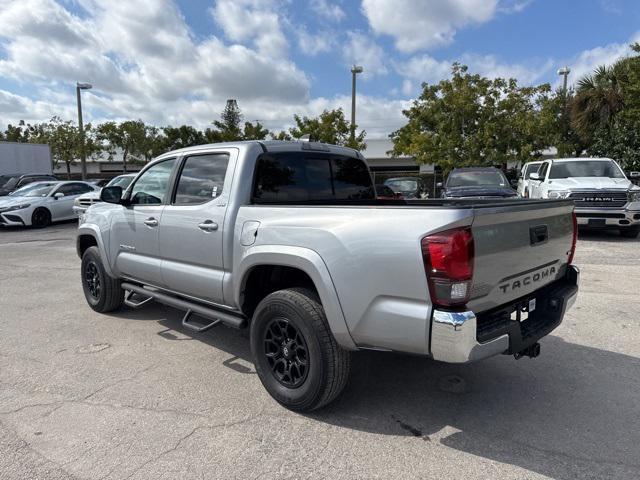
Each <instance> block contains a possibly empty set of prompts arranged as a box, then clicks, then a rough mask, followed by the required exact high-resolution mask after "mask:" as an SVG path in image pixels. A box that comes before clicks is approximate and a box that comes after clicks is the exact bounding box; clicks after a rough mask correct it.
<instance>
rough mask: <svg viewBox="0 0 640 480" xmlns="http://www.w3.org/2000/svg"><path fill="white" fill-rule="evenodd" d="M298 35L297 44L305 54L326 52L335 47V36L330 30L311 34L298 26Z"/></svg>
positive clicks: (311, 54) (313, 54)
mask: <svg viewBox="0 0 640 480" xmlns="http://www.w3.org/2000/svg"><path fill="white" fill-rule="evenodd" d="M296 36H297V37H298V46H299V47H300V50H302V52H303V53H304V54H305V55H309V56H312V57H313V56H315V55H318V54H319V53H326V52H329V51H331V49H332V48H334V47H335V44H336V38H335V34H334V33H332V32H328V31H327V32H320V33H317V34H315V35H314V34H311V33H309V31H308V30H307V29H306V28H305V27H304V26H302V27H298V29H297V31H296Z"/></svg>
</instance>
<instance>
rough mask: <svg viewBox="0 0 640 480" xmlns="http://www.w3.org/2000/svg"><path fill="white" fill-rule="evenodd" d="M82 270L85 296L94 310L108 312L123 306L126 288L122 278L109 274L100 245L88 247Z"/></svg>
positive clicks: (84, 255) (83, 256) (83, 258)
mask: <svg viewBox="0 0 640 480" xmlns="http://www.w3.org/2000/svg"><path fill="white" fill-rule="evenodd" d="M80 270H81V273H82V290H83V291H84V297H85V299H86V300H87V303H88V304H89V306H90V307H91V308H92V309H93V310H95V311H96V312H99V313H107V312H112V311H113V310H117V309H119V308H120V307H121V306H122V303H123V302H124V290H122V288H121V286H120V280H118V279H115V278H112V277H110V276H109V275H108V274H107V272H106V271H105V269H104V266H103V265H102V258H100V251H99V250H98V247H89V248H87V250H86V251H85V252H84V254H83V255H82V265H81V268H80Z"/></svg>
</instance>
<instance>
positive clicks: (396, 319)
mask: <svg viewBox="0 0 640 480" xmlns="http://www.w3.org/2000/svg"><path fill="white" fill-rule="evenodd" d="M471 219H472V213H471V211H470V210H469V209H466V210H465V209H442V208H440V209H438V208H433V209H431V208H424V207H423V208H420V207H415V208H414V207H402V208H396V207H380V206H378V207H344V206H342V207H323V206H321V207H306V206H305V207H303V206H301V207H296V206H266V205H265V206H246V207H241V208H240V210H239V213H238V218H237V222H236V226H235V229H236V233H235V235H234V237H235V238H236V239H240V237H241V231H242V226H243V224H244V222H247V221H258V222H260V227H259V229H258V235H257V237H256V241H255V244H254V245H252V246H246V247H244V246H242V245H240V241H239V240H236V241H235V243H234V253H233V257H234V259H233V265H234V271H235V266H237V265H240V264H241V262H243V261H246V260H245V257H247V256H250V255H253V251H255V250H256V248H255V247H258V246H260V247H261V248H262V249H263V250H264V248H267V247H268V246H269V245H272V246H291V247H304V248H308V249H311V250H313V251H315V252H317V253H318V254H319V256H320V257H321V258H322V260H323V261H324V263H325V264H326V267H327V269H328V271H329V273H330V277H331V280H332V282H333V287H335V290H336V292H337V298H338V299H339V303H340V308H341V309H342V312H343V314H344V318H345V320H346V323H347V326H348V328H349V331H350V333H351V336H352V338H353V340H354V342H355V343H356V344H357V345H358V346H360V347H376V348H381V349H389V350H400V351H405V352H412V353H420V354H427V353H429V352H428V344H429V335H430V331H429V321H428V319H429V318H430V316H431V305H430V302H429V298H428V294H427V282H426V275H425V271H424V264H423V261H422V255H421V250H420V240H421V239H422V237H424V236H425V235H427V234H429V233H430V232H432V231H435V230H443V229H446V228H453V227H455V226H460V225H468V224H469V223H470V222H471ZM235 280H236V281H234V284H235V285H237V286H236V288H241V286H240V285H241V284H240V282H241V280H240V279H235Z"/></svg>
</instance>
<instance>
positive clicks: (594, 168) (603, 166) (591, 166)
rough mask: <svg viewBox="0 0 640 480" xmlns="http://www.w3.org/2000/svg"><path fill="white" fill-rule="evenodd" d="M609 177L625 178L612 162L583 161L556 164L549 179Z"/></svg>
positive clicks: (552, 166) (552, 167)
mask: <svg viewBox="0 0 640 480" xmlns="http://www.w3.org/2000/svg"><path fill="white" fill-rule="evenodd" d="M570 177H607V178H624V174H623V173H622V171H621V170H620V168H619V167H618V165H616V163H615V162H613V161H612V160H582V161H579V162H554V163H553V164H552V165H551V171H550V172H549V178H570Z"/></svg>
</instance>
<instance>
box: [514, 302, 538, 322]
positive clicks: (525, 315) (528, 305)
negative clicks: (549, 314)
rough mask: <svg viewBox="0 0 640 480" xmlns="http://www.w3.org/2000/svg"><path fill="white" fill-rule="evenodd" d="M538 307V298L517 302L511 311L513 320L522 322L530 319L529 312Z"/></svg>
mask: <svg viewBox="0 0 640 480" xmlns="http://www.w3.org/2000/svg"><path fill="white" fill-rule="evenodd" d="M535 309H536V299H535V297H533V298H528V299H526V300H522V301H521V302H518V303H517V304H516V308H515V309H514V311H513V312H511V320H513V321H514V322H518V323H522V322H526V321H527V320H528V319H529V314H530V313H532V312H533V311H534V310H535Z"/></svg>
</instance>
